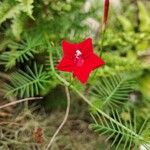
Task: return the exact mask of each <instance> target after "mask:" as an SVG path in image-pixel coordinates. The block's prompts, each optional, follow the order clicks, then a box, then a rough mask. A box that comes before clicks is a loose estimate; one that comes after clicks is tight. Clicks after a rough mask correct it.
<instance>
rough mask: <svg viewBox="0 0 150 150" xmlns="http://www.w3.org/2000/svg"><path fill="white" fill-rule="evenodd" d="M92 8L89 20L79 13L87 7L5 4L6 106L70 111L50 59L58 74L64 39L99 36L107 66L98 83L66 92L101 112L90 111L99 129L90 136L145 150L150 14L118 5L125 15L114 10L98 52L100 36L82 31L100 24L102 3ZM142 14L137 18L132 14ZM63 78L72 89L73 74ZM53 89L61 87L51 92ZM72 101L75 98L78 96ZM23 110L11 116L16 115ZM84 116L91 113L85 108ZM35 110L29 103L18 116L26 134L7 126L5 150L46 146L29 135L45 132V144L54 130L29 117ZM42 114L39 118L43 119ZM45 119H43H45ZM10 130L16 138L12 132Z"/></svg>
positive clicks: (0, 58) (1, 17)
mask: <svg viewBox="0 0 150 150" xmlns="http://www.w3.org/2000/svg"><path fill="white" fill-rule="evenodd" d="M89 3H90V2H89V1H88V6H89V7H90V9H89V12H88V11H87V12H84V11H82V8H83V5H84V8H85V4H84V1H82V0H78V1H76V0H62V1H60V0H43V1H34V0H3V1H1V2H0V71H1V72H4V74H8V78H7V79H6V78H4V77H2V76H1V79H0V83H1V85H0V87H1V90H2V94H3V91H4V90H5V98H7V99H11V98H12V97H16V98H25V97H31V96H43V99H44V100H45V105H46V106H45V108H46V109H47V110H48V109H52V108H53V110H55V109H57V108H59V107H57V106H58V105H64V106H66V105H65V103H62V102H61V100H60V99H62V100H63V99H64V101H65V100H66V99H65V98H66V96H64V90H63V87H62V86H57V85H60V82H59V81H58V80H56V77H55V76H54V75H55V74H54V72H53V71H52V69H50V62H49V56H48V55H49V52H52V53H53V56H54V62H53V63H54V64H53V65H54V66H56V65H57V63H58V62H59V60H60V59H61V57H62V50H61V40H62V39H66V40H69V41H72V42H79V41H81V40H83V39H85V38H87V35H88V36H89V35H90V36H91V35H95V34H96V35H97V36H96V38H93V43H94V51H95V52H96V50H97V53H99V51H100V49H101V47H102V49H103V53H102V58H103V59H104V61H105V62H106V64H105V66H104V67H103V68H100V69H98V71H97V74H96V76H95V75H94V73H93V74H91V76H92V75H93V78H92V77H90V79H89V81H88V84H87V85H85V86H83V85H81V84H79V83H77V81H76V80H74V81H71V84H70V83H68V82H67V83H68V85H69V87H71V86H75V87H76V89H78V90H79V91H80V92H81V93H82V94H83V95H87V96H88V97H89V98H90V99H91V102H92V104H93V105H94V106H96V107H97V108H100V111H101V112H102V113H100V112H99V113H98V112H97V110H96V109H95V108H90V109H91V110H93V111H92V113H93V114H92V117H93V120H94V121H95V122H94V123H93V124H92V125H91V128H92V129H93V130H94V131H95V132H98V133H101V134H105V135H106V137H107V140H108V141H109V142H112V149H115V148H116V149H119V150H123V149H124V150H128V149H131V148H134V149H136V148H137V149H139V146H140V145H143V146H145V147H148V144H149V141H150V133H149V127H147V125H148V124H149V122H148V123H146V122H145V123H143V122H144V121H143V118H146V117H147V116H148V115H149V110H150V109H149V108H150V103H149V101H148V100H149V97H150V95H149V89H150V88H149V83H150V81H149V70H150V69H149V68H150V64H149V63H148V61H145V57H146V58H147V59H148V60H149V55H148V54H149V53H148V49H149V45H150V34H149V31H150V28H149V26H150V14H149V10H148V9H149V6H148V5H144V2H142V1H138V5H135V4H134V3H131V2H130V1H129V0H127V1H121V3H122V7H120V10H121V13H120V12H119V11H118V10H117V11H116V12H117V13H116V12H115V10H113V9H111V11H110V13H109V23H108V26H107V28H106V32H105V35H104V40H103V45H101V44H102V42H101V40H102V39H101V36H99V35H98V33H95V32H96V31H91V29H90V28H88V27H85V26H84V25H83V24H82V23H83V22H84V21H85V20H87V19H88V18H92V19H94V20H96V21H97V22H100V21H99V20H100V19H101V16H102V5H103V3H101V2H100V3H99V1H98V0H93V1H92V3H91V6H90V5H89ZM147 3H148V2H147ZM148 4H150V3H148ZM86 5H87V4H86ZM112 7H113V4H112ZM137 9H138V10H139V14H137V12H136V11H135V10H137ZM83 12H84V13H83ZM89 24H90V25H89V26H90V27H91V26H93V23H91V22H89ZM91 33H92V34H91ZM45 37H46V38H47V39H46V41H47V42H45ZM141 58H142V59H141ZM47 60H48V61H47ZM33 62H37V63H33ZM129 72H131V73H132V74H129ZM59 74H60V77H63V79H66V80H67V81H70V74H67V73H64V74H63V73H61V72H59ZM133 74H134V76H133ZM0 75H1V74H0ZM61 79H62V78H61ZM63 79H62V80H63ZM136 79H137V80H136ZM63 81H64V80H63ZM135 81H136V82H135ZM70 85H71V86H70ZM55 86H57V87H56V88H55V89H53V90H52V88H54V87H55ZM58 87H60V88H58ZM133 90H134V91H133ZM60 91H61V92H62V93H61V92H60ZM58 92H59V94H58ZM54 93H55V94H54ZM137 93H138V94H137ZM71 94H74V93H73V92H71ZM56 95H57V96H56ZM60 95H61V96H60ZM139 95H140V96H139ZM0 96H1V94H0ZM72 97H73V98H75V99H76V98H77V97H76V96H75V95H73V96H72ZM0 98H1V97H0ZM131 98H132V99H131ZM11 100H12V99H11ZM42 104H43V102H42ZM49 105H50V107H49ZM131 106H132V107H131ZM19 107H20V106H16V108H13V109H14V110H15V111H16V110H17V109H19ZM126 107H128V108H129V109H130V108H131V110H133V109H135V112H136V114H135V115H137V116H136V117H134V115H133V114H132V113H129V112H126V111H124V110H122V108H123V109H124V108H126ZM83 108H84V109H86V108H85V106H83ZM31 109H32V108H31V107H30V103H29V108H28V109H27V108H25V110H26V111H24V110H22V109H21V111H19V115H16V116H17V117H16V118H15V117H14V116H13V119H14V118H15V119H14V120H15V121H16V122H18V120H19V119H20V118H23V119H22V121H21V122H23V126H21V127H19V128H18V127H16V130H15V131H14V130H13V129H12V128H9V127H10V126H7V125H6V130H3V129H2V130H3V131H4V132H3V135H4V136H3V137H7V139H6V138H5V139H4V138H3V139H2V140H1V141H0V149H11V150H13V149H14V150H23V149H41V150H44V148H45V143H44V144H43V145H40V144H37V143H36V142H35V141H33V139H32V133H33V131H34V129H36V128H38V127H42V128H43V131H44V132H45V133H44V137H45V138H46V142H47V141H48V138H49V137H50V136H52V135H51V134H50V135H49V134H47V133H48V132H47V131H48V130H49V124H50V123H49V121H48V119H47V112H44V113H43V112H42V115H39V114H34V113H31V112H30V110H31ZM39 109H40V108H38V109H37V110H36V111H37V112H38V111H39ZM79 109H80V108H76V110H79ZM21 112H22V113H21ZM39 112H40V111H39ZM106 112H107V113H106ZM45 113H46V117H45V116H44V115H43V114H45ZM11 114H12V113H11ZM18 117H19V119H18ZM76 117H77V116H76ZM39 118H40V119H39ZM5 119H6V118H5ZM17 119H18V120H17ZM50 119H51V118H50ZM50 119H49V120H50ZM0 120H1V118H0ZM5 121H6V120H5ZM15 121H14V122H15ZM142 123H143V126H141V124H142ZM148 126H149V125H148ZM7 128H8V131H10V130H11V131H10V132H8V131H7ZM49 131H50V132H51V130H49ZM7 133H9V134H7ZM14 133H15V134H14ZM26 133H27V134H26ZM14 135H15V137H14ZM22 137H25V138H22ZM12 143H13V144H12ZM14 143H15V144H14ZM56 143H57V142H56ZM46 144H47V143H46ZM136 146H137V147H136ZM9 147H10V148H9ZM77 149H78V148H77ZM79 149H80V148H79ZM93 149H97V148H95V147H94V148H93ZM147 149H150V148H147Z"/></svg>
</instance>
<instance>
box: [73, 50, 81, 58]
mask: <svg viewBox="0 0 150 150" xmlns="http://www.w3.org/2000/svg"><path fill="white" fill-rule="evenodd" d="M80 55H82V53H81V51H80V50H76V54H75V56H76V57H77V58H78V57H79V56H80Z"/></svg>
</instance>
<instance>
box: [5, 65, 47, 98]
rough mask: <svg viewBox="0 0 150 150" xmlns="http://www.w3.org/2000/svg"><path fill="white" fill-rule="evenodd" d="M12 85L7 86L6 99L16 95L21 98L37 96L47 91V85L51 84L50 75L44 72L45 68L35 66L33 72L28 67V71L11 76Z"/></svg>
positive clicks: (20, 71)
mask: <svg viewBox="0 0 150 150" xmlns="http://www.w3.org/2000/svg"><path fill="white" fill-rule="evenodd" d="M10 78H11V79H10V84H6V86H5V87H4V88H5V92H6V97H9V96H12V95H15V96H19V97H21V98H23V97H30V96H36V95H39V94H40V93H41V91H42V90H45V85H47V84H49V83H50V81H49V79H50V75H49V74H48V73H47V72H46V71H44V70H43V66H40V67H37V64H36V63H35V64H34V68H33V70H31V68H29V67H27V68H26V71H22V70H19V71H18V72H14V73H12V74H11V75H10Z"/></svg>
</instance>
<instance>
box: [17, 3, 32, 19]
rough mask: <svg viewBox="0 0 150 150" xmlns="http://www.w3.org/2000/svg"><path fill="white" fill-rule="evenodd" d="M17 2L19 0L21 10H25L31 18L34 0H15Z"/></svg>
mask: <svg viewBox="0 0 150 150" xmlns="http://www.w3.org/2000/svg"><path fill="white" fill-rule="evenodd" d="M16 1H18V2H20V7H21V9H22V11H24V12H26V13H27V14H28V15H29V16H30V17H31V18H33V16H32V12H33V5H32V4H33V2H34V0H16Z"/></svg>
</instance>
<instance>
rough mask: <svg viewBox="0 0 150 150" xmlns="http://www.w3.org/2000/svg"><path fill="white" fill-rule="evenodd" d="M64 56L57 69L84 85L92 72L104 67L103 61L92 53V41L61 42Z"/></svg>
mask: <svg viewBox="0 0 150 150" xmlns="http://www.w3.org/2000/svg"><path fill="white" fill-rule="evenodd" d="M62 48H63V53H64V56H63V58H62V60H61V61H60V63H59V64H58V65H57V69H58V70H61V71H65V72H71V73H73V75H74V76H75V77H76V78H77V79H79V80H80V82H82V83H86V82H87V80H88V77H89V74H90V72H91V71H92V70H94V69H96V68H98V67H100V66H102V65H104V64H105V63H104V61H103V60H102V59H101V58H99V57H98V56H97V55H95V54H94V52H93V46H92V39H91V38H88V39H86V40H84V41H82V42H80V43H70V42H68V41H64V40H63V41H62Z"/></svg>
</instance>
